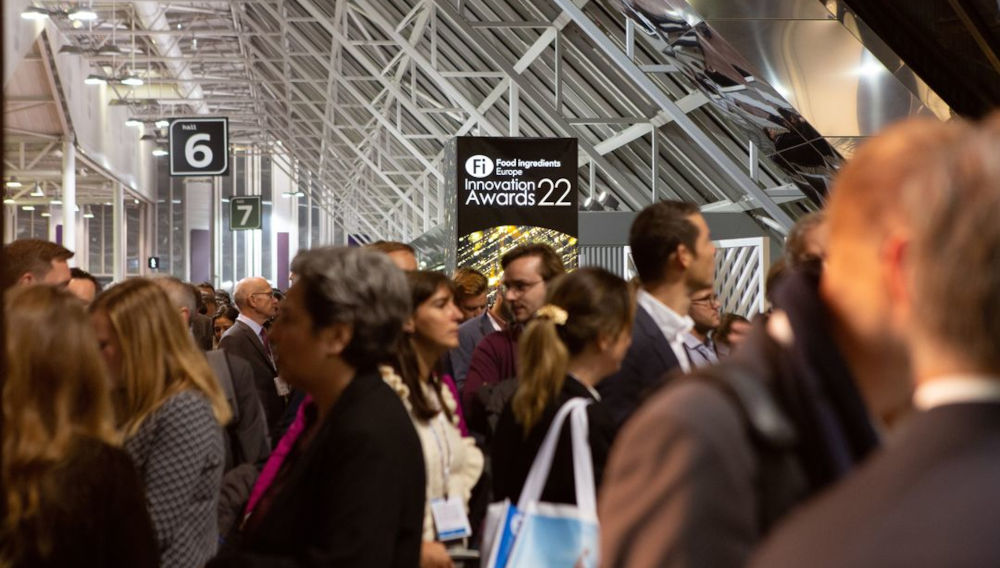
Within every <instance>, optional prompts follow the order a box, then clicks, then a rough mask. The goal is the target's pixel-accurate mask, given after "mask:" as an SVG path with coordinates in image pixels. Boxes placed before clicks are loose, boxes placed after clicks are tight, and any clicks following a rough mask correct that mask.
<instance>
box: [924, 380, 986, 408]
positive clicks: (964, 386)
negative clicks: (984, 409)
mask: <svg viewBox="0 0 1000 568" xmlns="http://www.w3.org/2000/svg"><path fill="white" fill-rule="evenodd" d="M965 402H1000V377H994V376H990V375H946V376H943V377H940V378H936V379H934V380H932V381H927V382H925V383H924V384H922V385H920V386H918V387H917V390H916V392H914V393H913V404H914V406H916V407H917V408H918V409H920V410H930V409H932V408H935V407H938V406H944V405H946V404H961V403H965Z"/></svg>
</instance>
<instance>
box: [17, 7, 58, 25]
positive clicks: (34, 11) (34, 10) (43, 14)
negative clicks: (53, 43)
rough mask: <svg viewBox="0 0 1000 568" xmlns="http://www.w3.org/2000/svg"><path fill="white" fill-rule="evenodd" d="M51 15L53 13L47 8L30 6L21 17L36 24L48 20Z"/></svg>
mask: <svg viewBox="0 0 1000 568" xmlns="http://www.w3.org/2000/svg"><path fill="white" fill-rule="evenodd" d="M50 15H51V12H49V11H48V10H46V9H45V8H39V7H38V6H28V7H27V8H25V9H24V11H23V12H21V17H22V18H24V19H25V20H34V21H36V22H37V21H41V20H47V19H48V18H49V16H50Z"/></svg>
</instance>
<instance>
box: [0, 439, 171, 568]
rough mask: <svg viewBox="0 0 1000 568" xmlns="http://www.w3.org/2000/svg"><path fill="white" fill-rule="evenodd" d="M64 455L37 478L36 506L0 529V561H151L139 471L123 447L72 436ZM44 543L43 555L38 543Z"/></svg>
mask: <svg viewBox="0 0 1000 568" xmlns="http://www.w3.org/2000/svg"><path fill="white" fill-rule="evenodd" d="M74 444H75V447H74V448H73V451H72V452H71V454H70V456H69V458H68V459H67V460H66V461H65V463H63V464H62V465H61V466H59V467H57V468H56V469H55V470H53V471H51V472H50V473H49V474H48V475H46V476H45V477H44V478H43V479H42V485H41V488H40V489H41V495H40V498H41V503H40V511H39V513H38V515H37V516H36V517H34V520H33V521H31V522H25V523H21V525H20V526H18V527H17V528H16V529H15V530H14V531H12V532H7V531H6V530H3V529H0V564H4V565H5V564H7V563H8V562H9V563H10V564H11V565H13V566H32V567H46V566H53V567H55V566H83V565H88V566H107V567H110V568H114V567H119V566H120V567H121V568H126V567H128V568H132V567H136V568H141V567H144V566H148V567H151V568H152V567H154V566H157V564H158V562H159V553H158V551H157V549H156V539H155V538H154V535H153V525H152V523H151V521H150V519H149V513H147V511H146V501H145V499H144V498H143V493H142V487H141V483H140V481H139V475H138V474H137V473H136V470H135V466H133V465H132V459H131V458H129V456H128V454H126V453H125V452H124V451H122V450H120V449H118V448H113V447H111V446H109V445H107V444H105V443H103V442H99V441H97V440H94V439H92V438H83V437H81V438H78V439H77V440H76V441H75V442H74ZM45 540H47V541H48V545H49V546H50V547H51V551H50V552H49V553H44V552H42V550H41V549H40V547H39V546H38V544H39V543H40V542H42V541H45Z"/></svg>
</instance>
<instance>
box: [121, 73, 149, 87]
mask: <svg viewBox="0 0 1000 568" xmlns="http://www.w3.org/2000/svg"><path fill="white" fill-rule="evenodd" d="M121 83H122V85H128V86H129V87H141V86H142V85H143V83H144V81H143V80H142V77H139V76H138V75H134V74H130V75H126V76H124V77H122V79H121Z"/></svg>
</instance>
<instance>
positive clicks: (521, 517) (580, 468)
mask: <svg viewBox="0 0 1000 568" xmlns="http://www.w3.org/2000/svg"><path fill="white" fill-rule="evenodd" d="M591 402H592V401H590V400H588V399H585V398H573V399H570V400H569V401H567V402H566V403H565V404H563V406H562V407H561V408H560V409H559V412H557V413H556V416H555V418H554V419H553V420H552V425H551V426H550V427H549V431H548V433H546V435H545V440H544V441H543V442H542V445H541V448H539V450H538V455H536V456H535V460H534V462H533V463H532V464H531V470H530V471H529V472H528V477H527V479H526V480H525V482H524V488H523V489H522V490H521V498H520V499H519V500H518V502H517V506H516V507H514V506H512V505H511V503H510V501H509V500H504V501H503V502H499V503H494V504H492V505H490V510H489V513H488V515H487V518H486V526H485V531H484V541H483V557H482V558H483V566H485V567H487V568H528V567H536V566H544V567H546V568H563V567H565V568H577V567H580V568H596V566H597V560H598V548H597V546H598V542H599V540H600V533H599V529H598V523H597V492H596V489H595V487H594V465H593V461H592V459H591V456H590V444H589V442H588V424H587V405H589V404H590V403H591ZM567 418H569V420H570V438H571V439H572V443H573V444H572V445H573V481H574V484H575V486H576V506H573V505H566V504H556V503H543V502H541V501H540V499H541V495H542V491H543V490H544V488H545V483H546V481H547V480H548V477H549V471H550V470H551V469H552V459H553V457H554V456H555V453H556V446H557V445H558V444H559V434H560V432H561V431H562V426H563V424H564V423H565V421H566V419H567Z"/></svg>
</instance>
